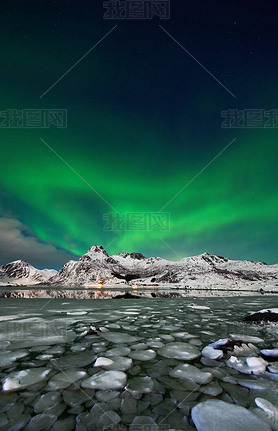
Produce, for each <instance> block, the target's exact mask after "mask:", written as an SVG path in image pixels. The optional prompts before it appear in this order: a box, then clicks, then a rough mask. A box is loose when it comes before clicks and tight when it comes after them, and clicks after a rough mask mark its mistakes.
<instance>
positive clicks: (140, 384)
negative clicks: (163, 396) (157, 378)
mask: <svg viewBox="0 0 278 431" xmlns="http://www.w3.org/2000/svg"><path fill="white" fill-rule="evenodd" d="M153 385H154V384H153V381H152V379H151V377H148V376H146V377H133V378H131V379H129V381H128V384H127V387H126V389H127V391H128V392H130V393H131V394H133V395H136V394H149V393H150V392H152V389H153Z"/></svg>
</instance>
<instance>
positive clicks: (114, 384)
mask: <svg viewBox="0 0 278 431" xmlns="http://www.w3.org/2000/svg"><path fill="white" fill-rule="evenodd" d="M126 379H127V376H126V374H125V373H123V372H122V371H100V372H99V373H96V374H94V375H93V376H91V377H89V378H88V379H86V380H84V381H83V382H82V383H81V386H82V387H83V388H88V389H102V390H107V389H122V388H123V387H124V386H125V384H126Z"/></svg>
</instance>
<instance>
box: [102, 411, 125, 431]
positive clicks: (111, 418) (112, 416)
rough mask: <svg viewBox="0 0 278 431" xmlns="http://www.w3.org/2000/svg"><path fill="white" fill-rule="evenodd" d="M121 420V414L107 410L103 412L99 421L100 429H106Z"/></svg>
mask: <svg viewBox="0 0 278 431" xmlns="http://www.w3.org/2000/svg"><path fill="white" fill-rule="evenodd" d="M119 422H121V418H120V416H119V415H118V414H117V413H116V412H113V411H112V410H108V411H107V412H105V413H103V414H102V415H101V416H100V418H99V420H98V423H97V426H98V429H101V430H106V429H109V428H111V427H114V426H115V425H117V424H118V423H119Z"/></svg>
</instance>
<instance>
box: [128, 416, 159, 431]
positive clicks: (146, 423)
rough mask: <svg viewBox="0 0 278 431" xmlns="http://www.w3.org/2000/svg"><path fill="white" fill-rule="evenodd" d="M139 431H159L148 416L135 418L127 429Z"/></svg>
mask: <svg viewBox="0 0 278 431" xmlns="http://www.w3.org/2000/svg"><path fill="white" fill-rule="evenodd" d="M139 429H142V430H144V429H150V430H152V431H159V427H158V425H157V424H156V423H155V421H154V420H153V419H152V418H151V417H149V416H136V417H135V418H134V419H133V421H132V423H131V425H130V427H129V431H138V430H139Z"/></svg>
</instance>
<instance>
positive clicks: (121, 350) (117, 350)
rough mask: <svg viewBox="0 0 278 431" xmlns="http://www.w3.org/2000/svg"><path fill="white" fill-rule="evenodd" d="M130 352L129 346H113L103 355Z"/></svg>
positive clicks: (117, 354)
mask: <svg viewBox="0 0 278 431" xmlns="http://www.w3.org/2000/svg"><path fill="white" fill-rule="evenodd" d="M129 353H130V348H129V347H125V346H122V347H115V348H114V349H109V350H107V351H106V352H105V355H106V356H107V357H108V358H110V356H126V355H128V354H129Z"/></svg>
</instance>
